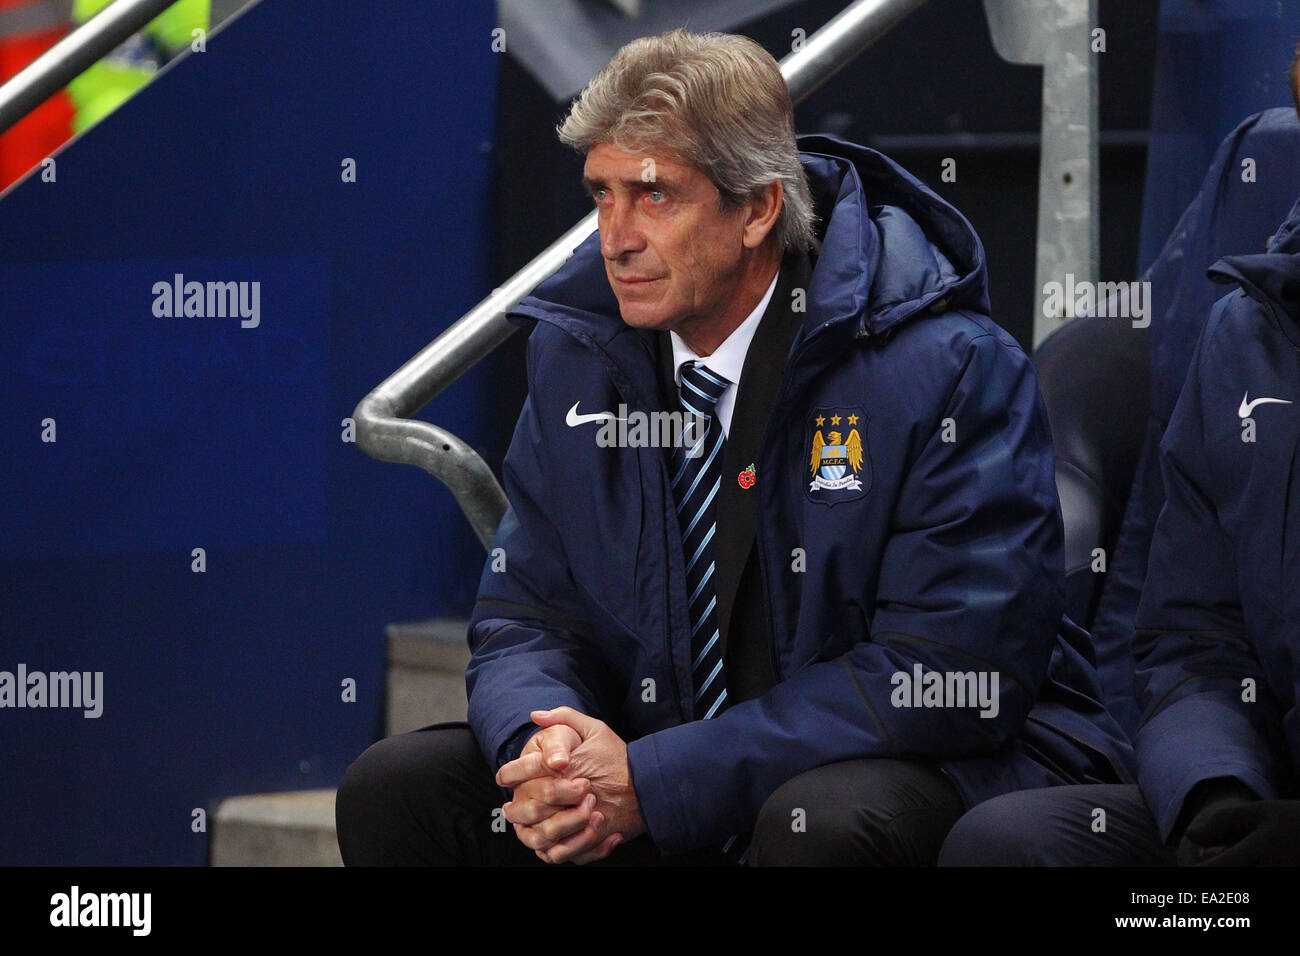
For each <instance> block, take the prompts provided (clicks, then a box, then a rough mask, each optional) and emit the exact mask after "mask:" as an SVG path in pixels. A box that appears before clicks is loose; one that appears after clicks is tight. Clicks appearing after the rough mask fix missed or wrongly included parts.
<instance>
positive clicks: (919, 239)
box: [508, 135, 989, 343]
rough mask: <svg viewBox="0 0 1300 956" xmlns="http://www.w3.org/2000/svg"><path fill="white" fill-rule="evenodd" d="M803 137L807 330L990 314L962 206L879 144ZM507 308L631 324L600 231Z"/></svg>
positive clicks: (586, 334) (878, 328)
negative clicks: (809, 266)
mask: <svg viewBox="0 0 1300 956" xmlns="http://www.w3.org/2000/svg"><path fill="white" fill-rule="evenodd" d="M798 143H799V148H800V154H799V155H800V159H801V160H802V162H803V166H804V170H805V172H806V173H807V175H808V181H809V186H810V187H811V191H812V196H813V202H814V206H815V210H816V214H817V220H818V222H817V228H816V242H815V248H814V250H813V252H812V260H813V271H812V276H811V279H810V281H809V283H808V289H807V309H806V312H805V315H806V316H807V318H808V325H807V326H806V327H805V329H804V332H805V334H811V333H813V332H815V331H818V330H819V329H820V328H823V327H827V326H835V327H837V328H838V329H839V330H840V331H841V332H842V334H843V336H844V337H845V338H848V339H851V338H854V337H860V336H864V335H876V334H879V333H882V332H884V331H886V330H888V329H890V328H892V327H893V326H896V325H898V324H900V323H902V322H906V321H908V320H910V319H912V318H915V317H918V316H925V315H928V314H930V313H931V312H933V313H940V312H944V311H947V310H949V309H954V308H966V309H971V310H974V311H977V312H980V313H983V314H986V315H987V314H988V308H989V306H988V288H987V276H986V272H985V264H984V248H983V246H982V245H981V243H980V240H979V237H978V236H977V235H976V234H975V230H974V229H973V228H972V227H971V225H970V223H969V222H967V220H966V218H965V217H964V216H962V214H961V213H959V212H958V211H957V210H956V209H955V208H953V207H952V206H951V205H949V204H948V203H947V202H945V201H944V200H943V199H941V198H940V197H939V196H937V195H936V194H935V193H934V192H932V191H931V190H930V189H929V188H928V187H926V186H925V185H924V184H922V183H921V182H920V181H919V180H918V179H916V178H915V177H914V176H912V175H911V174H910V173H908V172H907V171H906V170H904V169H903V168H902V167H901V166H899V165H898V164H896V163H895V162H893V160H891V159H889V158H887V157H886V156H884V155H883V154H881V153H878V152H876V151H875V150H873V149H868V148H866V147H863V146H857V145H854V144H852V143H848V142H846V141H844V140H842V139H839V138H837V137H834V136H827V135H812V136H800V137H799V138H798ZM508 317H509V318H510V319H511V320H512V321H514V322H516V323H517V324H525V325H527V324H531V323H532V322H533V321H535V320H539V319H540V320H545V321H549V322H552V323H555V324H557V325H560V326H562V327H565V328H567V329H568V330H569V331H570V332H572V333H574V334H577V335H579V336H580V337H582V338H590V339H592V340H594V341H596V342H598V343H603V342H607V341H608V340H609V339H610V338H612V337H614V336H615V335H618V334H619V333H620V332H623V331H626V330H627V329H628V328H629V327H628V326H627V325H626V324H624V322H623V320H622V318H621V317H620V313H619V308H618V300H617V298H616V297H615V296H614V292H613V290H612V289H611V288H610V285H609V281H608V279H607V278H606V276H605V266H604V260H603V259H602V257H601V255H600V237H599V235H598V234H595V233H593V234H592V235H591V236H589V237H588V238H587V239H586V240H584V241H583V242H582V243H581V244H580V245H579V246H578V247H577V248H576V249H575V250H574V252H573V254H572V255H571V256H570V258H569V259H568V261H567V262H565V264H564V265H562V266H561V267H560V268H559V269H558V270H557V271H556V272H555V273H553V274H552V275H551V276H550V277H549V278H547V279H546V280H544V281H543V282H542V283H541V284H540V285H538V287H537V288H536V289H535V290H533V293H532V294H531V295H529V296H527V297H526V298H524V299H523V300H522V301H521V302H520V303H519V304H518V305H517V306H516V307H515V308H514V309H513V310H511V312H510V313H509V314H508ZM833 338H835V339H839V338H840V336H839V335H835V336H833Z"/></svg>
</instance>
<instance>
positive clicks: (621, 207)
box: [583, 143, 747, 332]
mask: <svg viewBox="0 0 1300 956" xmlns="http://www.w3.org/2000/svg"><path fill="white" fill-rule="evenodd" d="M651 161H652V162H651ZM583 183H584V185H586V187H587V190H588V192H589V193H590V194H591V197H592V199H593V200H595V203H596V210H597V217H598V223H599V227H600V250H601V254H602V255H603V256H604V257H605V274H606V276H607V277H608V278H609V284H610V285H611V286H612V287H613V289H614V295H615V296H617V297H618V304H619V310H620V311H621V313H622V315H623V321H624V322H626V323H627V324H628V325H631V326H635V327H637V328H647V329H665V330H666V329H673V330H675V331H678V332H681V331H683V330H684V329H685V330H689V329H690V328H691V327H692V326H693V325H696V324H698V323H700V322H708V321H710V320H715V319H717V318H719V317H720V316H721V315H722V314H723V313H724V312H725V311H726V309H727V306H728V305H729V303H730V302H731V299H732V297H733V294H734V293H735V291H736V289H737V287H738V284H739V282H740V280H741V277H742V271H741V265H742V257H743V254H744V252H745V247H744V243H743V241H742V240H743V236H744V228H745V221H746V212H747V209H746V206H744V205H742V206H740V207H739V208H737V209H734V210H729V211H726V212H724V211H723V210H722V209H721V208H720V207H719V204H718V189H717V187H716V186H714V185H713V183H712V181H711V180H710V179H709V178H708V176H706V175H705V174H704V173H702V172H701V171H700V170H698V169H696V168H695V167H693V166H688V165H686V164H684V163H680V162H678V161H676V160H675V159H673V158H672V157H670V156H667V155H657V154H647V155H637V154H633V153H628V152H624V151H623V150H621V149H618V148H617V147H615V146H612V145H610V144H608V143H598V144H597V145H596V146H594V147H592V149H591V150H590V151H589V152H588V153H587V163H586V165H585V166H584V167H583Z"/></svg>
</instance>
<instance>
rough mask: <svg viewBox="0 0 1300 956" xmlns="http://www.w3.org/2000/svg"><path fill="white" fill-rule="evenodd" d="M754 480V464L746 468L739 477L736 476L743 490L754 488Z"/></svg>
mask: <svg viewBox="0 0 1300 956" xmlns="http://www.w3.org/2000/svg"><path fill="white" fill-rule="evenodd" d="M754 479H755V475H754V465H753V463H752V462H751V463H750V465H749V467H748V468H746V469H745V470H744V471H742V472H741V473H740V474H739V475H737V476H736V481H738V482H740V487H742V488H753V487H754Z"/></svg>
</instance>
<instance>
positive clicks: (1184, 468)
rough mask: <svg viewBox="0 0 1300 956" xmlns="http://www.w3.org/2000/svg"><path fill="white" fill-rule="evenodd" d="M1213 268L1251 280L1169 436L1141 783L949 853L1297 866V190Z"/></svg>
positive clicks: (1027, 799)
mask: <svg viewBox="0 0 1300 956" xmlns="http://www.w3.org/2000/svg"><path fill="white" fill-rule="evenodd" d="M1297 99H1298V101H1300V97H1298V98H1297ZM1210 276H1211V277H1212V278H1214V279H1216V280H1217V281H1220V282H1224V283H1229V284H1233V285H1236V286H1237V288H1236V290H1235V291H1233V292H1231V293H1229V294H1228V295H1226V296H1224V297H1223V298H1222V299H1220V300H1219V302H1218V303H1216V305H1215V307H1214V310H1213V311H1212V312H1211V313H1210V316H1209V319H1208V320H1207V322H1206V324H1205V327H1204V329H1203V330H1202V332H1201V336H1200V339H1199V341H1198V342H1197V345H1196V350H1195V352H1194V353H1193V357H1192V363H1191V367H1190V369H1189V371H1188V374H1187V380H1186V381H1185V382H1184V384H1183V389H1182V392H1181V394H1180V395H1179V397H1178V404H1177V405H1176V406H1175V408H1174V413H1173V416H1172V418H1171V419H1170V422H1169V427H1168V428H1167V429H1166V431H1165V434H1164V437H1163V439H1162V440H1161V443H1160V456H1161V471H1162V474H1163V477H1164V484H1165V492H1166V503H1165V506H1164V509H1163V510H1162V511H1161V512H1160V517H1159V518H1158V519H1157V521H1156V526H1155V533H1154V537H1153V539H1152V542H1151V553H1150V559H1149V562H1148V570H1147V577H1146V582H1145V584H1144V585H1143V589H1142V600H1141V603H1140V604H1139V606H1138V612H1137V619H1136V629H1135V633H1134V637H1133V653H1134V655H1135V658H1136V670H1135V691H1136V694H1137V699H1138V703H1139V704H1140V705H1141V707H1142V710H1143V719H1142V723H1141V725H1140V727H1139V729H1138V732H1137V739H1136V747H1137V759H1138V786H1127V787H1098V786H1081V787H1063V788H1058V789H1056V790H1048V791H1038V792H1031V793H1016V794H1010V795H1008V796H1004V797H1000V798H998V799H995V800H991V801H989V802H988V803H986V804H984V805H982V806H979V807H976V808H975V809H974V810H972V811H971V813H969V814H968V815H967V816H966V817H965V818H963V819H962V821H961V823H960V824H959V825H958V826H957V827H956V828H955V829H954V830H953V832H952V834H951V835H950V836H949V838H948V843H947V844H946V845H945V847H944V849H943V862H944V863H950V864H953V865H980V864H985V865H987V864H1005V865H1033V864H1046V865H1074V866H1081V865H1110V866H1115V865H1131V864H1155V865H1160V864H1166V865H1167V864H1173V863H1175V862H1177V863H1180V864H1184V865H1198V864H1209V865H1215V866H1248V865H1265V864H1269V865H1283V864H1289V865H1296V864H1300V786H1298V784H1297V780H1298V777H1297V773H1298V771H1300V720H1298V719H1297V715H1298V713H1300V712H1297V710H1296V700H1297V696H1298V693H1300V202H1297V203H1296V205H1295V207H1294V208H1293V209H1292V211H1291V214H1290V215H1289V216H1288V217H1287V220H1286V221H1285V222H1284V223H1283V224H1282V226H1281V227H1280V228H1279V229H1278V231H1277V233H1276V234H1275V235H1274V237H1273V239H1272V242H1271V244H1270V246H1269V249H1268V251H1267V252H1266V253H1260V254H1254V255H1241V256H1229V257H1226V258H1224V259H1221V260H1219V261H1218V262H1217V263H1215V264H1214V265H1213V266H1212V267H1211V268H1210ZM1098 810H1102V811H1104V812H1105V815H1106V816H1105V819H1106V820H1107V825H1106V827H1104V828H1102V829H1098V828H1097V826H1096V825H1095V824H1096V821H1097V820H1098V819H1099V818H1098V816H1097V811H1098Z"/></svg>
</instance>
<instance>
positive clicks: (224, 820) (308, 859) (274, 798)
mask: <svg viewBox="0 0 1300 956" xmlns="http://www.w3.org/2000/svg"><path fill="white" fill-rule="evenodd" d="M211 847H212V849H211V860H210V864H211V865H212V866H342V865H343V858H342V857H341V856H340V855H339V844H338V839H337V837H336V836H335V830H334V791H333V790H296V791H287V792H284V793H261V794H254V795H251V796H245V797H229V798H227V799H225V800H222V801H221V803H220V804H219V805H218V806H217V812H216V816H215V820H214V823H213V826H212V843H211Z"/></svg>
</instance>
